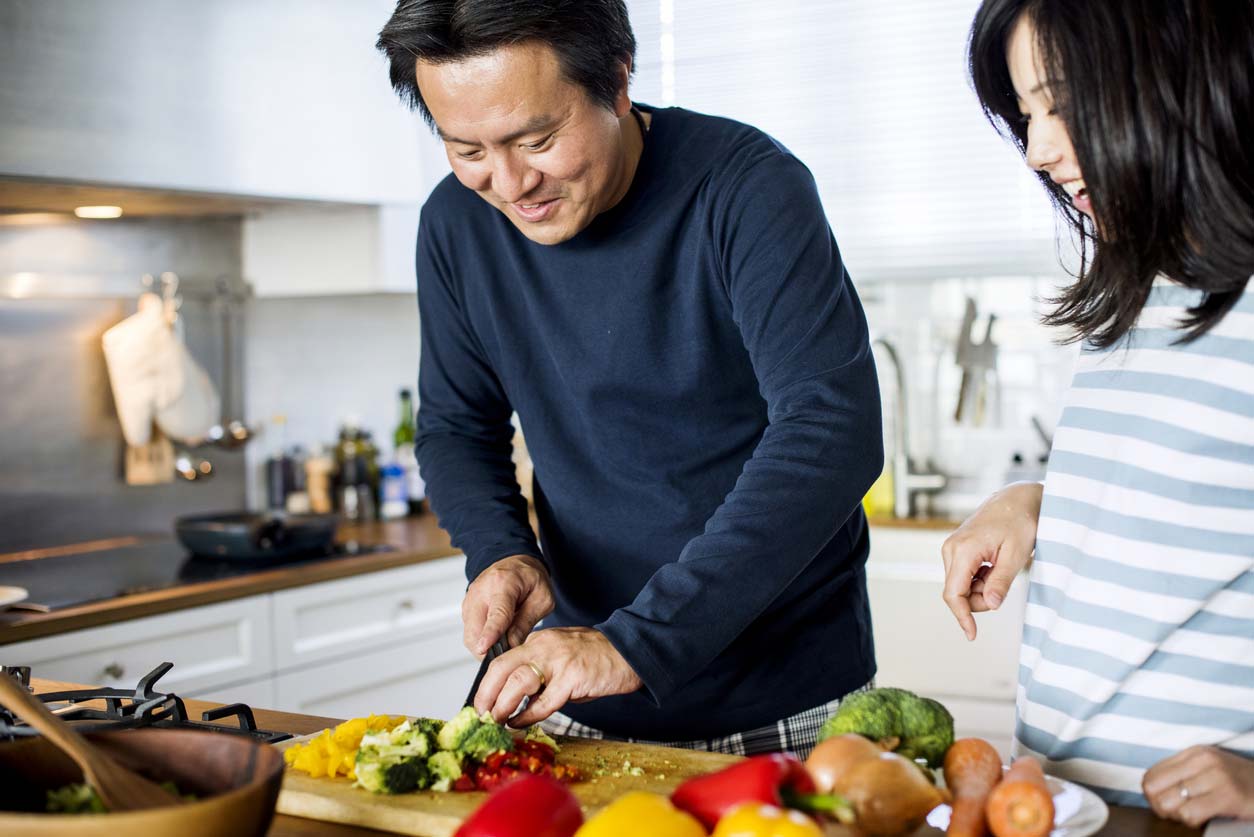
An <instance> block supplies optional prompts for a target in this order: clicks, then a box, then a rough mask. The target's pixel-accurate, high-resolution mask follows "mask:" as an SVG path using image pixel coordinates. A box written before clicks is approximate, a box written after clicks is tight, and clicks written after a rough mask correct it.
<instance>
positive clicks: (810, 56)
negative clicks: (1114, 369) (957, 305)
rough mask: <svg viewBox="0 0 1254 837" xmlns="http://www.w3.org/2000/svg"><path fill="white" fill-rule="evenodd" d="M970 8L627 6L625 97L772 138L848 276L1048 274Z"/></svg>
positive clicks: (877, 3) (905, 3) (1030, 192)
mask: <svg viewBox="0 0 1254 837" xmlns="http://www.w3.org/2000/svg"><path fill="white" fill-rule="evenodd" d="M977 6H978V0H826V1H825V2H816V0H774V2H770V3H763V2H761V0H628V7H629V10H630V13H631V18H632V26H633V28H634V30H635V33H636V38H637V41H638V42H639V51H638V56H637V62H636V74H635V77H634V79H633V81H632V96H633V98H635V99H636V100H637V101H642V102H645V103H648V104H653V105H659V106H665V105H678V106H681V107H685V108H689V109H691V110H696V111H701V112H704V113H709V114H716V115H720V116H728V117H731V118H734V119H737V120H740V121H743V122H747V123H749V124H752V125H755V126H757V127H758V128H761V129H762V130H764V131H766V132H767V133H769V134H771V135H772V136H773V137H775V138H776V139H777V140H779V141H780V142H782V143H783V144H784V145H786V146H787V147H788V148H789V149H790V150H791V151H792V152H793V153H794V154H796V155H797V156H798V157H799V158H800V159H801V161H802V162H804V163H805V164H806V165H807V166H808V167H809V168H810V170H811V171H812V172H813V174H814V176H815V180H816V181H817V183H818V188H819V192H820V195H821V197H822V200H823V205H824V207H825V208H826V211H827V213H828V216H829V219H830V221H831V224H832V227H833V230H834V231H835V233H836V238H837V241H838V242H839V244H840V248H841V252H842V254H843V255H844V257H845V261H846V263H847V264H848V265H849V269H850V272H851V273H852V274H853V276H854V278H855V280H856V281H859V282H864V281H877V280H901V279H918V280H926V279H932V278H944V277H957V276H991V275H997V276H1006V275H1031V274H1035V275H1040V274H1056V273H1057V271H1058V267H1057V261H1056V248H1055V245H1054V235H1055V224H1054V220H1053V216H1052V213H1051V210H1050V207H1049V202H1048V199H1047V198H1046V197H1045V193H1044V190H1043V189H1042V188H1041V187H1040V185H1039V183H1037V181H1036V179H1035V177H1034V176H1033V175H1032V174H1031V173H1030V172H1029V171H1028V169H1027V167H1026V166H1025V165H1024V164H1023V161H1022V159H1021V158H1020V156H1019V154H1018V152H1017V151H1015V149H1014V148H1013V147H1011V146H1010V145H1009V144H1008V143H1006V142H1005V141H1004V140H1002V139H1001V138H1000V137H999V136H998V135H997V134H996V132H994V131H993V129H992V127H991V126H990V125H989V124H988V122H987V121H986V120H985V119H984V116H983V114H982V113H981V111H980V108H979V105H978V103H977V100H976V98H975V94H974V93H973V92H972V91H971V89H970V86H969V83H968V81H967V77H966V63H965V62H966V38H967V30H968V28H969V26H970V23H971V18H972V16H973V15H974V13H975V9H976V7H977Z"/></svg>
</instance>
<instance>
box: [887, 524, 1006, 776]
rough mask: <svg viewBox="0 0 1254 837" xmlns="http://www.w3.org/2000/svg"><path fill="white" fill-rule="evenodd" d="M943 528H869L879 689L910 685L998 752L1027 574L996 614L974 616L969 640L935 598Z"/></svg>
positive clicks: (1003, 745) (940, 577) (960, 732)
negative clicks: (974, 634) (972, 637)
mask: <svg viewBox="0 0 1254 837" xmlns="http://www.w3.org/2000/svg"><path fill="white" fill-rule="evenodd" d="M948 534H949V533H948V532H943V531H929V530H914V529H894V528H889V527H874V528H872V530H871V557H870V560H869V561H868V562H867V588H868V590H869V592H870V596H871V621H872V624H873V629H874V632H875V655H876V659H877V662H878V665H879V673H878V674H877V675H876V682H877V683H878V684H879V685H881V686H898V687H901V688H904V689H910V690H911V691H914V692H919V693H920V694H925V695H927V696H929V697H934V698H936V699H937V700H939V701H941V702H942V703H944V704H945V705H946V706H947V707H948V708H949V710H950V711H951V712H952V713H953V715H954V719H955V728H956V730H957V733H958V735H959V736H962V735H978V736H980V737H981V738H987V739H988V740H989V741H991V742H992V743H993V745H994V746H996V747H997V748H998V749H999V750H1001V751H1002V752H1003V753H1005V752H1006V751H1008V749H1009V744H1010V739H1011V736H1012V734H1013V731H1014V700H1015V690H1016V687H1017V684H1018V672H1019V638H1020V635H1021V632H1022V626H1023V612H1024V608H1025V605H1026V601H1027V587H1028V584H1027V576H1026V575H1022V576H1020V577H1019V579H1018V580H1017V581H1016V582H1015V584H1014V585H1013V586H1012V587H1011V590H1010V595H1009V596H1008V597H1007V599H1006V601H1005V602H1004V603H1003V604H1002V606H1001V607H1000V608H999V609H998V610H997V611H995V612H992V613H982V614H977V615H976V625H977V629H978V635H977V637H976V640H975V641H974V642H968V641H967V639H966V637H965V636H964V635H963V633H962V631H961V629H960V628H959V627H958V623H957V621H956V620H955V619H954V617H953V614H951V613H950V611H949V608H948V607H947V606H946V605H945V603H944V601H942V600H941V592H942V590H943V587H944V581H945V573H944V564H943V563H942V562H941V553H940V549H941V544H943V543H944V542H945V538H946V537H948Z"/></svg>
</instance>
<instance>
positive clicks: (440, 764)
mask: <svg viewBox="0 0 1254 837" xmlns="http://www.w3.org/2000/svg"><path fill="white" fill-rule="evenodd" d="M427 773H428V774H429V776H430V778H431V790H436V791H446V790H449V789H450V788H452V787H453V783H454V782H456V781H457V780H458V779H460V778H461V777H462V760H461V759H460V758H458V756H457V754H456V753H453V752H450V751H448V750H440V751H439V752H437V753H436V754H435V755H433V756H431V758H429V759H427Z"/></svg>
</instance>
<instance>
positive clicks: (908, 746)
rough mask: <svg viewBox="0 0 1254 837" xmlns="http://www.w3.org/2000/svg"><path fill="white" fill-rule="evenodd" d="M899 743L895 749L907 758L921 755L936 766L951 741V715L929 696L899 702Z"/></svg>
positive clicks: (942, 759)
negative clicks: (900, 722)
mask: <svg viewBox="0 0 1254 837" xmlns="http://www.w3.org/2000/svg"><path fill="white" fill-rule="evenodd" d="M901 719H902V734H901V746H900V747H898V748H897V752H898V753H900V754H901V755H903V756H905V757H906V758H908V759H923V760H924V761H926V762H927V763H928V766H929V767H939V766H940V765H941V763H942V762H943V761H944V760H945V752H946V751H947V750H948V749H949V747H950V745H951V744H953V743H954V716H953V715H950V714H949V710H948V709H946V708H945V707H944V706H942V705H941V704H940V703H938V702H937V701H934V700H932V699H931V698H925V697H914V699H913V700H909V701H906V702H905V703H904V704H903V705H902V710H901Z"/></svg>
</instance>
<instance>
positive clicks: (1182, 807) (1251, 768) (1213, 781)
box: [1141, 747, 1254, 828]
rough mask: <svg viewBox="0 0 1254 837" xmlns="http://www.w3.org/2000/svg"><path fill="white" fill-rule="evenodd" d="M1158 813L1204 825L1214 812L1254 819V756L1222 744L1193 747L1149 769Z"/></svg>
mask: <svg viewBox="0 0 1254 837" xmlns="http://www.w3.org/2000/svg"><path fill="white" fill-rule="evenodd" d="M1141 787H1142V789H1143V790H1144V791H1145V798H1146V799H1147V800H1149V804H1150V807H1151V808H1153V809H1154V813H1156V814H1158V816H1160V817H1163V818H1164V819H1171V820H1179V821H1180V822H1183V823H1185V824H1186V825H1189V826H1192V827H1193V828H1200V827H1201V826H1202V825H1204V824H1205V823H1207V822H1208V821H1210V820H1211V819H1213V818H1214V817H1232V818H1234V819H1238V820H1254V761H1251V760H1250V759H1247V758H1242V757H1241V756H1238V755H1237V754H1236V753H1230V752H1228V751H1227V750H1221V749H1219V748H1218V747H1190V748H1189V749H1187V750H1182V751H1181V752H1179V753H1176V754H1175V755H1174V756H1171V757H1170V758H1165V759H1163V760H1162V761H1160V762H1159V763H1158V764H1156V765H1154V766H1153V767H1151V768H1150V769H1149V770H1147V771H1145V778H1144V779H1143V780H1142V781H1141Z"/></svg>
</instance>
